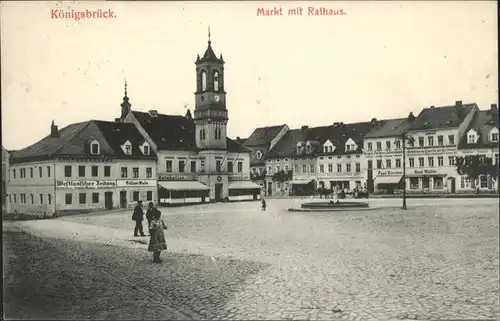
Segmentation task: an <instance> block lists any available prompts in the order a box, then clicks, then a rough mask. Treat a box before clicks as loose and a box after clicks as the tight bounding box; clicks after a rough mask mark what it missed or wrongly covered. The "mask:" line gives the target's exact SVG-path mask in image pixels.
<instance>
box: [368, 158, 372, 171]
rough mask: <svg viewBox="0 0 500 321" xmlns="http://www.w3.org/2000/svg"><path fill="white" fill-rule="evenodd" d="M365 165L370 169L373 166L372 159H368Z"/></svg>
mask: <svg viewBox="0 0 500 321" xmlns="http://www.w3.org/2000/svg"><path fill="white" fill-rule="evenodd" d="M367 165H368V169H372V168H373V161H372V160H369V161H368V164H367Z"/></svg>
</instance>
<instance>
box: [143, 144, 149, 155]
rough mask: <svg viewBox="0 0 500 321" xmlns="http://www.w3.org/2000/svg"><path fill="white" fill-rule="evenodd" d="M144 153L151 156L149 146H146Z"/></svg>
mask: <svg viewBox="0 0 500 321" xmlns="http://www.w3.org/2000/svg"><path fill="white" fill-rule="evenodd" d="M143 151H144V155H149V146H148V145H144V147H143Z"/></svg>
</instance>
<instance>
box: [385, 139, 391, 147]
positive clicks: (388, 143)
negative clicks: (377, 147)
mask: <svg viewBox="0 0 500 321" xmlns="http://www.w3.org/2000/svg"><path fill="white" fill-rule="evenodd" d="M385 149H391V142H390V141H389V140H388V141H386V142H385Z"/></svg>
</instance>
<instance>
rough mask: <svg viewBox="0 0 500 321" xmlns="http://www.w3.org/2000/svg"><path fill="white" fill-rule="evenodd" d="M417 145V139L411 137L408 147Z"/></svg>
mask: <svg viewBox="0 0 500 321" xmlns="http://www.w3.org/2000/svg"><path fill="white" fill-rule="evenodd" d="M414 146H415V141H414V140H413V139H410V140H409V141H408V147H414Z"/></svg>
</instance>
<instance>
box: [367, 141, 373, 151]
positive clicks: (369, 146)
mask: <svg viewBox="0 0 500 321" xmlns="http://www.w3.org/2000/svg"><path fill="white" fill-rule="evenodd" d="M366 149H367V150H372V149H373V143H371V142H369V143H367V144H366Z"/></svg>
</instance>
